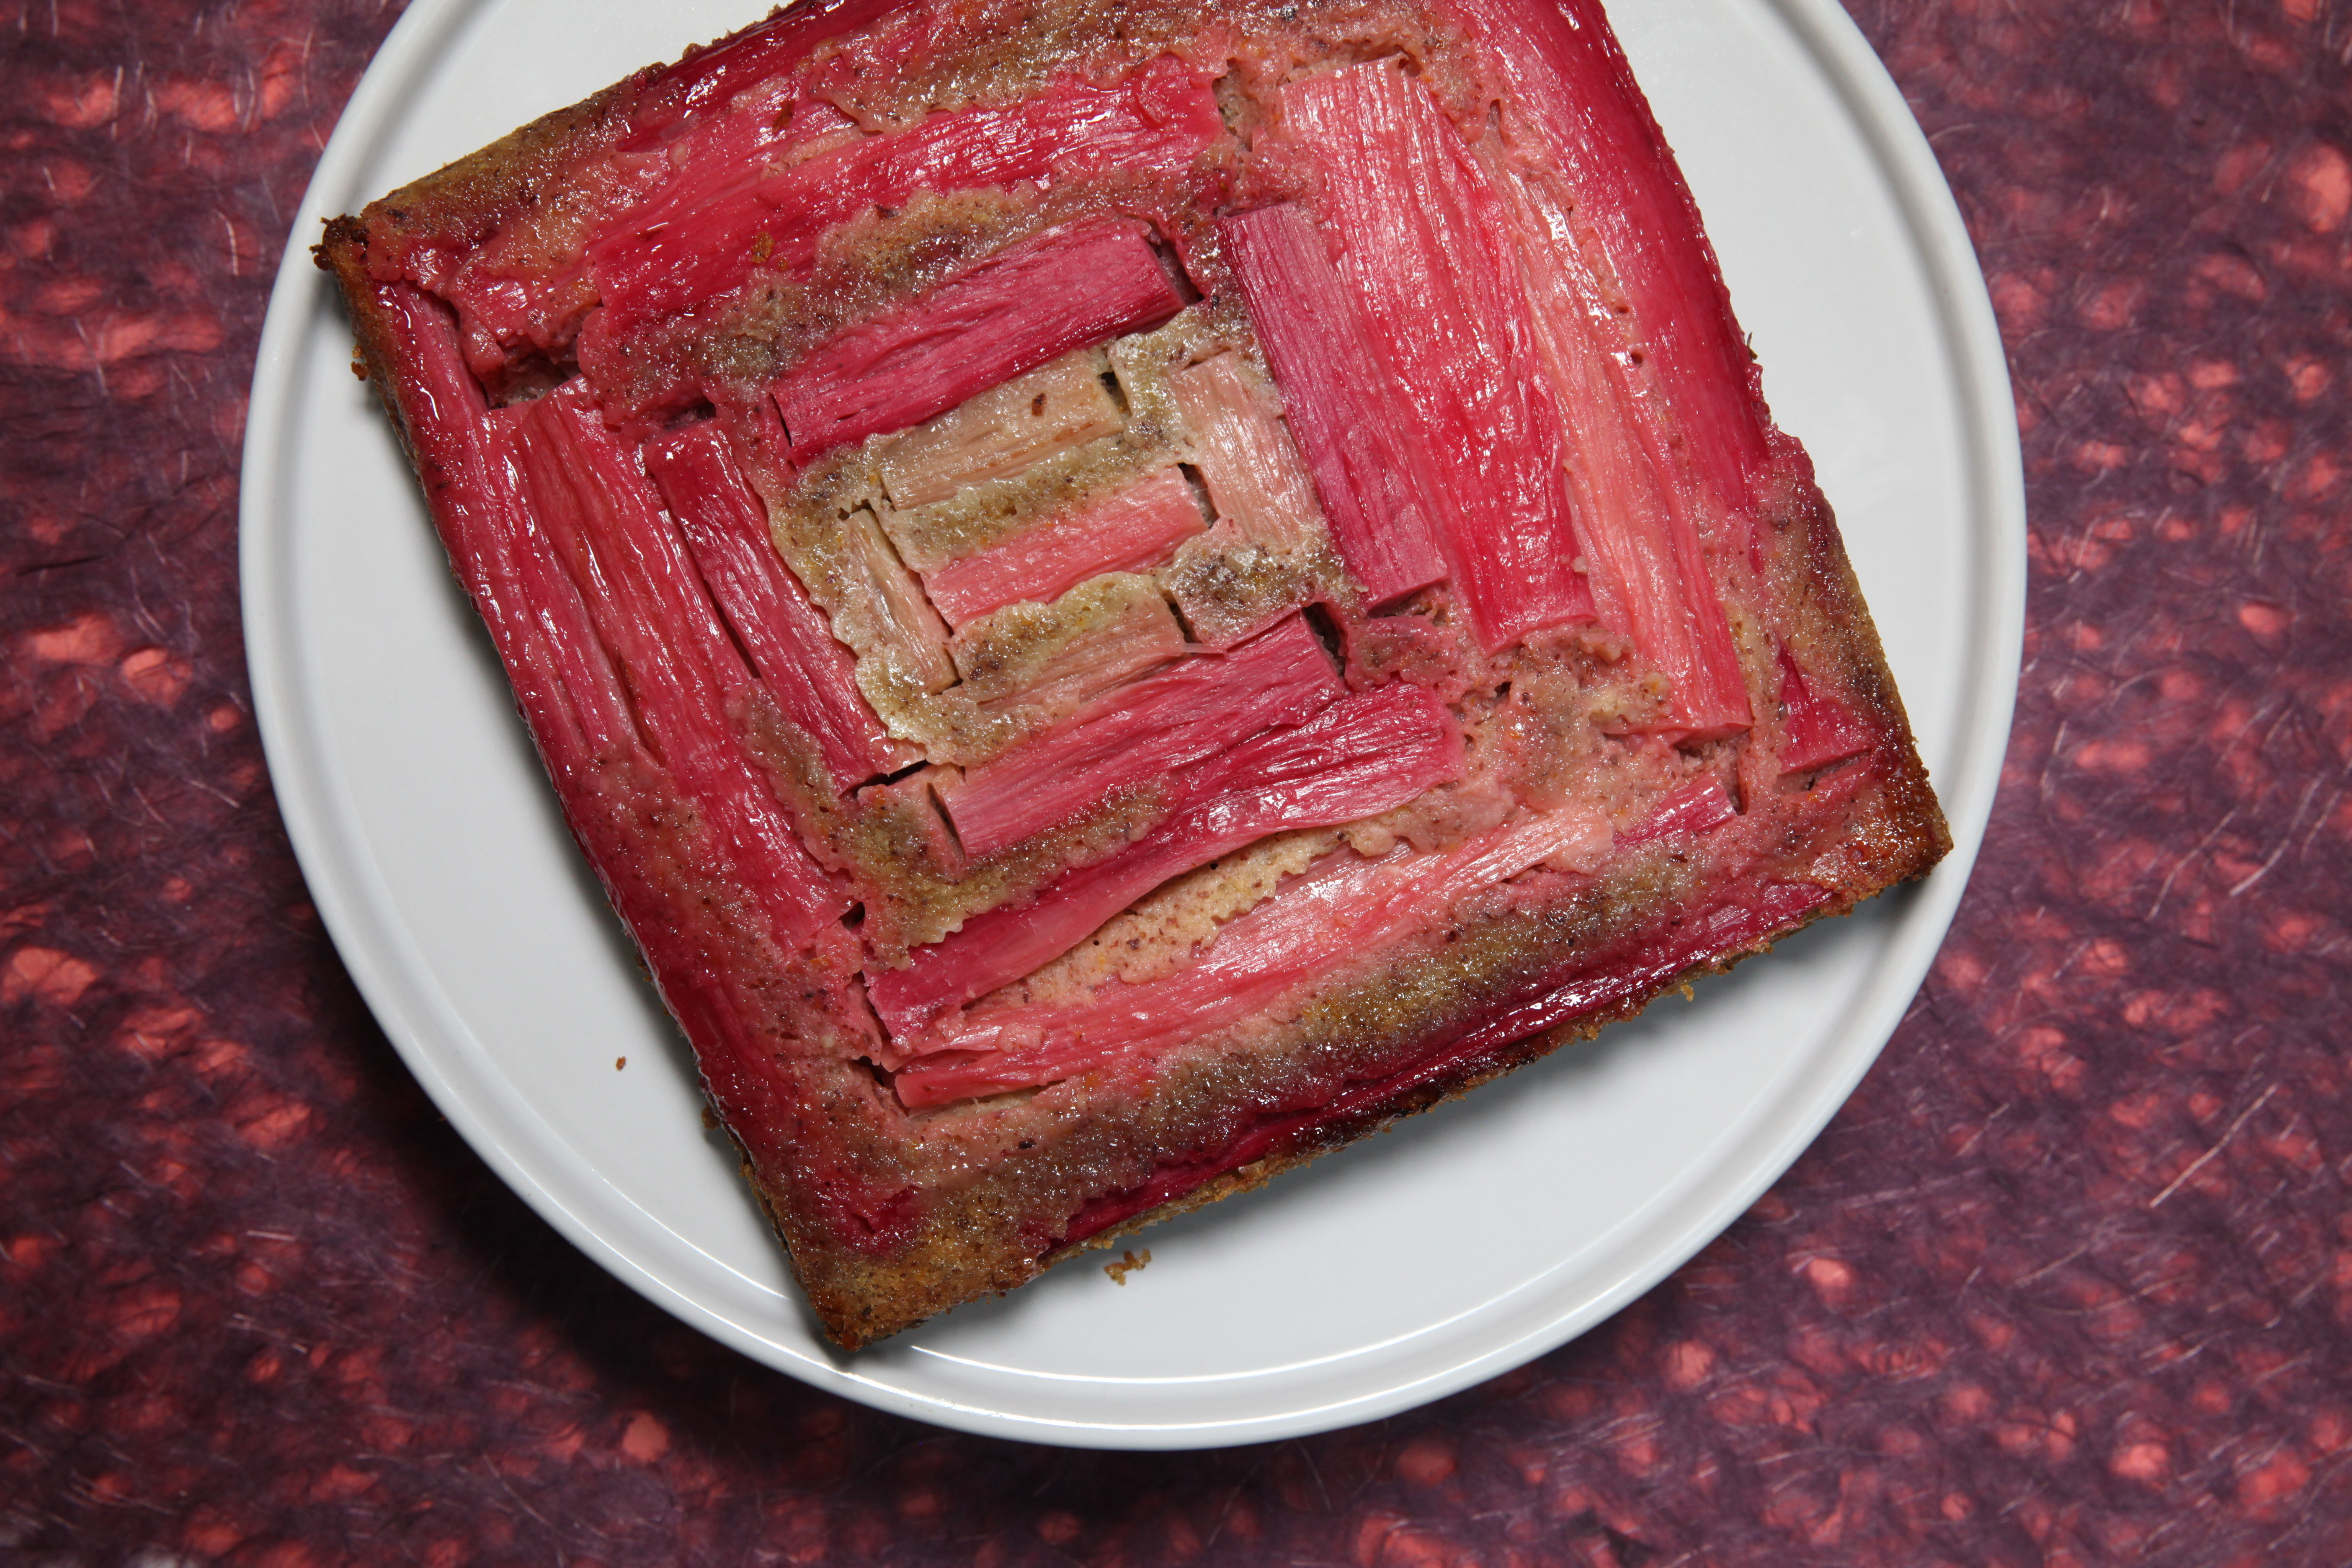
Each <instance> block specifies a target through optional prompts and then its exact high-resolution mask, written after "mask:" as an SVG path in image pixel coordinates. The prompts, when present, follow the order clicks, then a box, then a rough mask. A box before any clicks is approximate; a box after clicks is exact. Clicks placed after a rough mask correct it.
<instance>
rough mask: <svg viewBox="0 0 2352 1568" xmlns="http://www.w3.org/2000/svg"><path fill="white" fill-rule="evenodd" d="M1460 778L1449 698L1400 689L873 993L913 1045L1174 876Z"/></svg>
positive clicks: (1194, 777) (1206, 770)
mask: <svg viewBox="0 0 2352 1568" xmlns="http://www.w3.org/2000/svg"><path fill="white" fill-rule="evenodd" d="M1461 775H1462V734H1461V731H1460V730H1459V729H1458V728H1457V727H1456V726H1455V724H1454V720H1453V716H1452V715H1451V714H1450V713H1448V712H1447V710H1446V709H1445V706H1444V704H1443V703H1442V702H1440V701H1438V700H1437V699H1436V698H1434V697H1433V696H1431V695H1430V694H1429V693H1427V692H1425V691H1421V690H1418V689H1412V688H1407V687H1400V686H1391V687H1385V688H1382V689H1380V690H1377V691H1370V692H1366V693H1363V694H1361V695H1358V696H1350V697H1343V698H1341V699H1340V700H1339V701H1337V702H1334V703H1333V704H1332V705H1331V706H1330V707H1328V708H1326V709H1325V710H1323V711H1322V712H1320V713H1318V714H1317V715H1316V716H1315V717H1314V718H1312V719H1310V720H1308V721H1307V722H1306V723H1305V724H1302V725H1300V726H1298V727H1297V729H1293V730H1277V731H1273V732H1271V733H1268V734H1265V735H1262V736H1260V737H1259V738H1258V739H1256V740H1255V741H1252V742H1245V743H1244V744H1243V745H1240V746H1236V747H1235V748H1234V749H1233V750H1232V751H1230V752H1223V753H1220V754H1218V755H1216V756H1213V757H1210V758H1207V759H1205V760H1203V761H1202V762H1200V763H1195V764H1193V765H1192V767H1191V768H1189V769H1186V770H1185V771H1184V773H1183V774H1182V775H1181V778H1180V780H1179V781H1178V784H1177V793H1178V794H1179V795H1180V796H1181V800H1182V804H1181V805H1179V806H1178V808H1177V809H1176V810H1175V812H1174V813H1173V814H1172V815H1171V816H1168V817H1167V818H1166V819H1164V820H1163V821H1162V822H1161V823H1160V825H1159V826H1157V827H1155V828H1153V829H1152V830H1151V832H1150V834H1149V835H1148V836H1147V837H1144V838H1142V839H1140V840H1138V841H1137V842H1135V843H1133V844H1130V845H1129V846H1128V847H1125V848H1124V849H1121V850H1119V851H1118V852H1117V853H1115V854H1113V855H1112V856H1111V857H1110V858H1108V859H1105V860H1100V861H1097V862H1096V863H1095V864H1094V865H1091V866H1087V867H1084V868H1080V869H1078V870H1076V871H1072V872H1070V873H1068V874H1067V875H1066V876H1064V877H1062V878H1060V879H1058V880H1056V881H1055V882H1054V883H1053V884H1052V885H1051V886H1050V887H1048V888H1047V889H1045V891H1044V892H1042V893H1040V894H1039V895H1038V896H1037V897H1036V899H1035V900H1033V901H1031V902H1029V903H1027V904H1024V905H1021V906H1018V907H1007V908H1001V909H995V910H989V911H988V912H987V913H985V914H982V915H979V916H976V917H974V918H973V919H971V920H969V921H965V922H964V924H963V928H962V929H961V931H957V932H956V933H955V934H954V935H952V936H950V937H948V938H947V939H946V940H944V941H942V942H936V943H934V944H932V945H930V946H929V947H924V948H920V949H918V950H917V951H916V952H915V954H914V957H913V962H912V963H909V964H908V967H906V968H904V969H900V970H893V971H887V972H883V973H871V974H869V975H868V976H867V977H866V994H867V995H868V996H869V997H871V998H872V1000H873V1003H874V1008H875V1011H876V1012H877V1013H879V1014H880V1015H881V1016H882V1020H883V1022H884V1023H885V1024H886V1025H887V1026H889V1029H890V1032H891V1034H892V1036H893V1037H896V1038H898V1039H899V1040H901V1041H904V1040H907V1039H908V1038H909V1037H911V1036H912V1035H913V1034H914V1033H915V1032H916V1031H918V1030H919V1029H921V1028H922V1027H924V1026H927V1025H929V1023H930V1022H931V1021H932V1020H933V1019H935V1018H937V1017H938V1016H940V1014H942V1013H945V1012H947V1011H948V1010H949V1009H950V1008H954V1007H960V1006H961V1005H963V1004H965V1003H966V1002H969V1001H971V999H972V998H974V997H977V996H983V995H986V994H988V993H989V992H992V991H994V990H996V989H997V988H998V987H999V986H1002V985H1005V984H1010V983H1012V982H1013V981H1015V980H1018V979H1020V978H1021V977H1022V976H1023V975H1024V974H1027V973H1031V972H1033V971H1034V970H1036V969H1037V968H1039V967H1041V966H1042V965H1044V964H1045V963H1050V962H1052V961H1053V960H1054V959H1056V958H1059V957H1060V956H1061V955H1062V954H1064V953H1066V952H1069V951H1070V950H1071V949H1072V948H1074V947H1076V946H1077V945H1078V943H1080V942H1084V941H1085V940H1086V939H1087V937H1088V936H1090V935H1092V934H1093V933H1094V932H1095V931H1097V929H1099V928H1100V927H1101V925H1102V923H1103V922H1104V921H1107V920H1108V919H1110V918H1111V917H1112V916H1113V915H1116V914H1118V912H1119V911H1120V910H1123V909H1125V908H1127V907H1128V906H1129V904H1131V903H1133V902H1134V901H1135V900H1138V899H1139V898H1141V897H1142V896H1143V895H1144V894H1146V893H1148V892H1150V890H1151V889H1154V888H1156V887H1158V886H1160V884H1161V883H1162V882H1165V881H1167V880H1168V879H1170V878H1171V877H1176V876H1181V874H1183V873H1184V872H1187V871H1190V870H1192V869H1193V868H1196V867H1200V866H1205V865H1207V864H1208V863H1209V862H1210V861H1212V860H1214V859H1216V858H1218V857H1220V856H1222V855H1225V854H1228V853H1230V852H1232V851H1233V850H1235V849H1239V848H1241V847H1244V846H1245V845H1249V844H1254V843H1255V842H1256V841H1257V840H1258V839H1260V838H1263V837H1265V836H1266V835H1268V834H1270V833H1281V832H1288V831H1291V830H1293V829H1297V828H1303V827H1327V826H1334V825H1336V824H1339V823H1342V822H1353V821H1356V820H1358V819H1360V818H1361V817H1366V816H1373V815H1375V814H1377V813H1379V812H1383V811H1387V810H1389V809H1390V808H1391V807H1393V806H1398V805H1403V804H1404V803H1405V802H1407V801H1409V800H1411V799H1412V798H1413V797H1414V796H1416V795H1420V794H1421V793H1422V792H1423V791H1424V790H1428V789H1433V788H1434V787H1435V786H1437V785H1438V784H1445V783H1448V782H1450V781H1452V780H1454V779H1456V778H1459V777H1460V776H1461Z"/></svg>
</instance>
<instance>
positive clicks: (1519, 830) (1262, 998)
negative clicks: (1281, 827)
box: [898, 813, 1591, 1107]
mask: <svg viewBox="0 0 2352 1568" xmlns="http://www.w3.org/2000/svg"><path fill="white" fill-rule="evenodd" d="M1590 831H1591V828H1590V824H1589V823H1588V822H1587V821H1586V819H1585V818H1584V817H1583V816H1581V815H1580V814H1576V813H1562V814H1558V815H1555V816H1541V817H1536V818H1533V819H1531V820H1528V821H1526V822H1522V823H1518V824H1505V825H1503V826H1497V827H1494V828H1490V829H1488V830H1487V831H1486V832H1485V833H1483V834H1480V835H1478V836H1477V837H1474V838H1471V839H1468V840H1466V841H1465V842H1464V843H1463V844H1461V845H1460V846H1458V847H1455V848H1454V849H1451V850H1445V851H1440V852H1433V853H1425V852H1423V851H1420V850H1415V849H1411V848H1407V847H1402V846H1400V847H1398V848H1396V849H1395V850H1393V851H1391V853H1390V854H1389V855H1388V856H1386V857H1384V858H1381V859H1379V860H1367V859H1364V858H1360V857H1358V856H1355V855H1352V854H1349V853H1346V852H1344V851H1343V852H1341V854H1340V855H1339V856H1338V857H1336V858H1334V859H1333V860H1332V861H1330V862H1329V863H1328V864H1326V865H1324V866H1321V867H1319V868H1316V869H1314V870H1312V871H1310V872H1309V873H1308V874H1307V875H1306V876H1304V877H1302V878H1299V879H1297V880H1296V881H1294V882H1292V883H1291V884H1290V885H1288V886H1286V887H1285V888H1283V889H1281V890H1279V891H1278V892H1276V894H1275V896H1274V897H1273V898H1271V899H1268V900H1266V901H1265V902H1264V903H1262V904H1260V905H1259V906H1258V907H1257V908H1255V909H1254V910H1250V911H1249V912H1248V913H1247V914H1244V915H1243V916H1241V917H1239V918H1238V919H1236V920H1234V921H1231V922H1230V923H1228V924H1227V925H1226V926H1225V927H1224V929H1223V931H1219V932H1218V933H1217V937H1216V940H1215V942H1213V943H1212V944H1211V945H1210V947H1209V950H1208V952H1206V953H1205V954H1204V955H1203V956H1202V958H1201V959H1200V960H1199V961H1198V962H1197V963H1192V964H1190V965H1187V966H1186V967H1185V968H1183V969H1180V970H1178V971H1177V972H1176V973H1173V974H1170V975H1166V976H1164V977H1162V978H1160V979H1158V980H1152V981H1148V982H1146V983H1145V984H1140V985H1129V984H1126V983H1125V982H1123V981H1117V980H1114V981H1111V982H1109V983H1108V984H1105V985H1103V986H1102V987H1101V988H1100V989H1099V990H1097V992H1096V994H1095V995H1094V996H1093V998H1092V999H1091V1000H1089V1001H1087V1002H1086V1003H1082V1004H1080V1005H1076V1006H1054V1005H1045V1004H1034V1003H1033V1004H1015V1005H1007V1006H1002V1007H987V1008H982V1009H979V1010H976V1011H974V1012H972V1013H970V1014H967V1015H965V1016H963V1017H962V1018H961V1019H960V1020H958V1022H957V1024H956V1026H955V1027H953V1028H951V1029H949V1030H944V1031H942V1032H941V1033H940V1036H938V1037H934V1038H933V1039H931V1040H927V1041H926V1042H925V1054H924V1055H922V1056H921V1057H919V1058H916V1059H915V1060H914V1061H913V1062H912V1063H911V1064H909V1065H908V1067H907V1068H904V1069H903V1070H901V1071H900V1073H899V1074H898V1096H899V1098H900V1099H901V1100H904V1101H906V1103H907V1104H908V1106H910V1107H922V1106H928V1105H940V1104H944V1103H946V1102H948V1101H950V1100H961V1099H965V1098H967V1097H969V1096H971V1095H976V1094H997V1093H1002V1092H1004V1091H1005V1090H1007V1089H1030V1088H1035V1087H1037V1086H1039V1085H1042V1084H1046V1083H1052V1082H1055V1081H1057V1080H1059V1079H1065V1078H1067V1077H1070V1076H1071V1075H1072V1074H1074V1073H1079V1072H1087V1071H1091V1070H1094V1069H1096V1068H1104V1067H1108V1066H1110V1065H1111V1064H1113V1063H1115V1062H1118V1061H1120V1060H1124V1059H1129V1058H1141V1057H1145V1056H1149V1055H1150V1053H1152V1052H1153V1051H1155V1050H1159V1049H1165V1048H1169V1047H1175V1046H1179V1045H1181V1044H1183V1043H1185V1042H1186V1041H1189V1040H1192V1039H1196V1038H1199V1037H1202V1036H1204V1035H1207V1034H1210V1033H1212V1032H1213V1031H1215V1030H1217V1029H1220V1028H1223V1027H1224V1026H1226V1025H1228V1024H1232V1023H1234V1022H1237V1021H1238V1020H1240V1019H1242V1018H1244V1017H1247V1016H1250V1015H1251V1014H1254V1013H1257V1012H1260V1011H1262V1010H1264V1009H1265V1007H1267V1006H1268V1005H1271V1004H1272V1003H1273V1002H1274V1000H1275V999H1276V997H1278V996H1280V995H1282V994H1284V993H1285V992H1287V991H1289V990H1291V989H1293V988H1294V987H1297V986H1299V985H1302V984H1308V983H1310V982H1312V981H1314V980H1316V979H1318V978H1319V977H1321V976H1323V975H1326V974H1328V973H1331V972H1332V971H1334V970H1336V969H1338V968H1339V967H1340V966H1341V965H1342V964H1344V963H1346V962H1347V961H1348V960H1349V958H1351V957H1355V956H1358V955H1360V954H1363V953H1366V952H1377V951H1379V950H1380V949H1381V948H1384V947H1386V946H1388V945H1390V944H1391V943H1393V942H1397V941H1399V940H1401V939H1402V937H1403V936H1405V935H1406V934H1407V933H1409V932H1411V931H1413V930H1415V929H1420V928H1425V927H1433V926H1435V925H1438V924H1442V923H1444V921H1446V920H1447V919H1448V918H1449V915H1450V913H1451V911H1452V910H1453V907H1454V904H1456V903H1457V902H1459V901H1460V900H1462V899H1464V898H1466V897H1467V896H1469V895H1470V894H1472V893H1474V892H1476V891H1477V890H1478V889H1482V888H1486V887H1491V886H1493V885H1494V884H1495V883H1496V882H1500V881H1505V880H1507V879H1509V878H1512V877H1515V876H1517V875H1518V874H1519V873H1521V872H1523V871H1525V870H1527V869H1528V868H1529V867H1531V866H1535V865H1538V864H1539V863H1540V862H1542V861H1543V860H1545V859H1546V858H1549V857H1550V856H1552V855H1555V854H1558V853H1560V852H1561V851H1563V850H1566V849H1573V848H1576V847H1580V846H1581V845H1582V844H1583V842H1584V841H1585V838H1586V836H1587V835H1588V834H1589V832H1590Z"/></svg>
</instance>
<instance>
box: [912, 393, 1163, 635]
mask: <svg viewBox="0 0 2352 1568" xmlns="http://www.w3.org/2000/svg"><path fill="white" fill-rule="evenodd" d="M1109 372H1110V361H1109V360H1108V358H1107V357H1105V356H1104V355H1103V354H1101V353H1070V354H1064V355H1063V356H1062V357H1061V358H1060V359H1057V360H1055V361H1054V362H1053V363H1050V364H1046V365H1042V366H1040V367H1039V368H1037V369H1035V370H1033V371H1031V372H1030V373H1029V374H1026V375H1017V376H1014V377H1013V379H1012V380H1011V381H1008V382H1006V383H1004V384H1003V385H1002V386H995V387H991V388H990V389H989V390H988V391H986V392H983V393H982V394H981V395H979V396H977V397H974V398H972V399H971V401H970V402H968V403H964V404H961V405H958V406H957V407H955V408H953V409H951V410H950V411H949V412H948V413H945V414H942V415H940V416H939V417H938V418H936V419H934V420H932V421H931V422H930V423H929V424H928V425H926V426H923V427H922V428H921V429H919V430H910V431H908V433H907V434H906V435H904V436H901V437H898V439H897V440H896V441H893V442H891V443H890V445H889V447H887V449H885V451H884V452H883V454H882V458H881V468H882V484H883V487H884V488H885V489H887V490H888V491H889V494H890V504H891V505H892V506H894V507H898V508H899V509H901V510H905V509H908V508H913V507H919V506H926V505H929V503H930V502H932V501H940V500H947V499H948V498H949V497H950V496H951V495H953V494H955V493H956V492H957V491H958V490H960V489H964V488H965V487H966V486H968V485H978V484H985V483H987V482H988V481H989V480H991V479H1003V478H1006V477H1007V476H1009V475H1013V474H1018V473H1021V472H1023V471H1024V470H1026V469H1028V468H1034V467H1035V466H1036V465H1037V464H1039V463H1042V462H1044V461H1045V459H1046V458H1051V457H1054V456H1055V455H1056V454H1058V453H1062V452H1066V451H1068V450H1070V449H1071V448H1072V447H1080V446H1084V445H1085V444H1086V443H1087V442H1088V441H1091V440H1093V439H1095V438H1096V437H1098V436H1108V435H1110V434H1111V433H1112V432H1113V431H1115V430H1118V428H1119V427H1120V426H1122V425H1123V424H1125V421H1124V420H1123V419H1122V418H1121V417H1120V416H1119V412H1118V404H1116V403H1114V402H1112V401H1111V395H1110V389H1109V388H1108V387H1107V386H1105V385H1104V384H1103V377H1104V376H1106V375H1108V374H1109ZM941 607H942V608H945V606H944V605H942V606H941ZM966 618H967V619H969V618H970V617H966Z"/></svg>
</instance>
